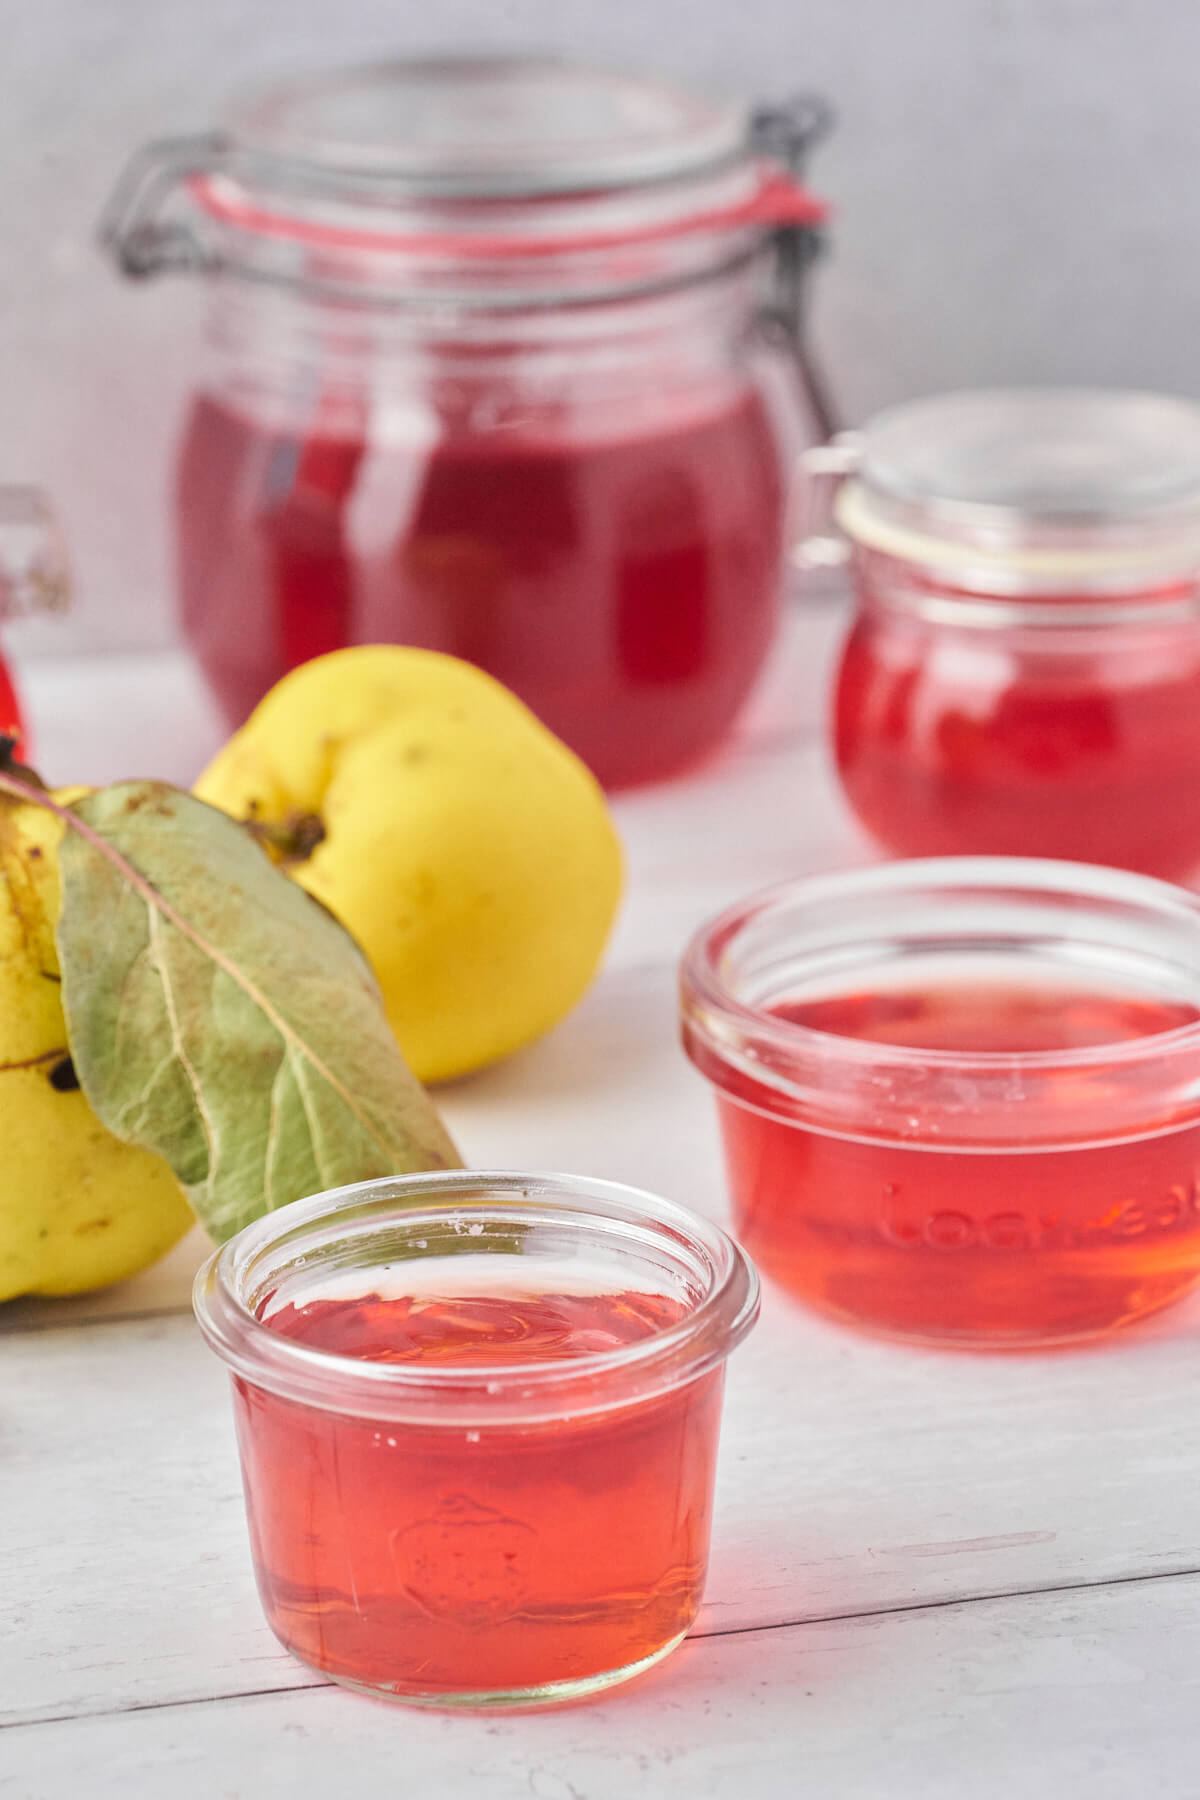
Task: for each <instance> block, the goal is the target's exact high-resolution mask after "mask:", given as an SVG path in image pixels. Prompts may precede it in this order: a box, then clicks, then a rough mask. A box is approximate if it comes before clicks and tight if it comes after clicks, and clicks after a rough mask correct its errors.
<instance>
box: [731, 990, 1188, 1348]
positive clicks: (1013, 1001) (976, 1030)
mask: <svg viewBox="0 0 1200 1800" xmlns="http://www.w3.org/2000/svg"><path fill="white" fill-rule="evenodd" d="M772 1011H774V1012H776V1013H777V1014H778V1016H780V1017H782V1018H784V1019H788V1020H792V1021H794V1022H796V1023H798V1024H802V1025H807V1026H810V1027H812V1028H814V1029H816V1030H819V1031H825V1032H832V1033H834V1034H836V1035H838V1036H842V1037H851V1038H859V1039H862V1040H866V1041H868V1042H873V1043H879V1044H904V1045H909V1046H912V1047H914V1048H917V1049H926V1050H929V1051H931V1052H932V1051H977V1052H984V1053H992V1054H1005V1053H1009V1052H1031V1051H1051V1050H1055V1049H1071V1048H1075V1049H1078V1048H1082V1047H1084V1046H1087V1045H1100V1046H1103V1045H1106V1044H1113V1045H1115V1044H1117V1043H1120V1042H1123V1041H1128V1040H1130V1039H1134V1038H1142V1037H1146V1036H1148V1035H1150V1034H1153V1033H1157V1032H1163V1031H1170V1030H1174V1029H1176V1028H1177V1027H1179V1026H1183V1025H1190V1024H1192V1023H1194V1022H1195V1021H1196V1020H1197V1019H1198V1018H1200V1010H1198V1009H1197V1008H1196V1007H1194V1006H1192V1005H1190V1004H1184V1003H1179V1004H1173V1003H1171V1002H1168V1001H1165V1000H1163V1001H1158V1000H1154V999H1143V998H1129V997H1122V996H1120V995H1115V994H1105V993H1104V992H1086V991H1079V990H1076V989H1074V988H1070V989H1068V988H1065V987H1062V988H1057V989H1056V988H1055V987H1054V986H1052V985H1047V986H1046V987H1038V988H1036V989H1033V988H1021V987H1007V986H1000V985H998V984H996V985H993V984H983V985H980V986H970V985H962V986H953V987H946V988H936V987H926V988H922V989H920V990H905V989H899V990H887V991H885V992H882V993H880V994H871V993H855V994H849V995H846V996H844V997H841V998H837V999H829V1000H821V1001H814V1002H807V1003H803V1002H802V1003H796V1004H789V1005H784V1006H780V1007H777V1008H772ZM1072 1080H1073V1078H1072V1076H1071V1074H1070V1072H1069V1071H1064V1072H1063V1075H1062V1078H1061V1082H1062V1097H1063V1109H1064V1111H1063V1118H1064V1134H1063V1135H1064V1140H1065V1141H1067V1140H1069V1137H1070V1118H1071V1114H1070V1108H1071V1105H1072V1100H1073V1093H1072ZM734 1093H735V1094H736V1095H737V1098H733V1097H732V1096H731V1095H730V1094H729V1093H727V1092H723V1091H721V1090H718V1094H717V1098H718V1105H719V1109H720V1118H721V1126H722V1133H723V1138H724V1145H725V1152H726V1158H727V1163H728V1169H729V1178H730V1184H731V1188H732V1192H733V1197H734V1207H735V1221H736V1230H737V1234H738V1236H739V1237H740V1239H741V1241H742V1243H743V1244H744V1245H745V1247H746V1249H747V1250H748V1251H749V1253H750V1254H751V1255H752V1256H753V1257H755V1259H756V1260H757V1261H758V1262H759V1264H760V1266H761V1267H762V1268H763V1269H765V1270H766V1271H767V1273H768V1274H770V1275H772V1276H774V1278H775V1279H776V1280H778V1281H780V1282H781V1283H783V1284H784V1285H785V1286H786V1287H788V1288H789V1289H791V1290H792V1292H793V1293H795V1294H798V1295H799V1296H801V1297H802V1298H803V1299H805V1300H807V1301H810V1302H811V1303H812V1304H814V1305H816V1306H819V1307H822V1308H824V1309H826V1310H828V1311H831V1312H834V1313H837V1314H840V1315H841V1316H843V1317H845V1318H848V1319H852V1320H855V1321H857V1322H859V1323H861V1324H865V1325H867V1326H870V1327H872V1328H874V1329H877V1330H880V1331H884V1332H887V1333H890V1334H894V1335H900V1336H905V1337H915V1338H925V1339H928V1340H931V1341H945V1340H959V1341H961V1342H963V1343H968V1344H969V1343H981V1344H996V1345H1012V1346H1019V1345H1032V1344H1042V1343H1054V1342H1056V1341H1060V1340H1066V1339H1071V1338H1084V1337H1090V1336H1094V1335H1097V1334H1099V1333H1102V1332H1105V1331H1108V1330H1110V1329H1112V1328H1114V1327H1116V1326H1118V1325H1122V1324H1125V1323H1126V1322H1128V1321H1129V1320H1131V1319H1134V1318H1137V1317H1139V1316H1140V1315H1141V1314H1143V1313H1148V1312H1152V1311H1154V1310H1156V1309H1157V1308H1158V1307H1161V1306H1165V1305H1166V1304H1168V1303H1169V1302H1170V1301H1172V1300H1174V1299H1175V1298H1177V1297H1178V1296H1179V1295H1181V1294H1183V1293H1185V1292H1186V1291H1187V1290H1188V1289H1189V1288H1190V1287H1192V1286H1193V1284H1194V1283H1195V1282H1196V1280H1197V1278H1198V1277H1200V1127H1198V1126H1196V1125H1187V1126H1184V1127H1183V1128H1178V1129H1170V1128H1169V1122H1168V1121H1163V1124H1164V1125H1166V1126H1167V1128H1166V1129H1160V1130H1158V1131H1157V1133H1156V1134H1155V1135H1145V1136H1139V1137H1137V1138H1135V1139H1132V1140H1128V1141H1121V1142H1117V1143H1108V1144H1095V1143H1092V1144H1085V1145H1084V1146H1082V1147H1072V1148H1062V1149H1043V1148H1030V1149H1028V1150H1024V1151H1023V1150H1022V1149H1021V1146H1020V1111H1019V1103H1014V1108H1012V1109H1009V1111H1008V1116H1007V1117H1006V1118H1005V1119H1004V1120H1003V1128H1004V1134H1005V1137H1006V1139H1007V1147H1006V1148H1002V1149H983V1150H980V1149H971V1150H959V1149H940V1148H939V1147H938V1145H937V1143H936V1141H935V1140H934V1138H933V1136H932V1135H929V1136H927V1137H926V1138H925V1140H924V1141H921V1142H913V1143H908V1142H905V1143H877V1142H868V1141H865V1139H863V1140H860V1139H857V1138H854V1137H851V1136H835V1135H833V1134H831V1133H827V1132H821V1131H814V1130H808V1129H805V1128H804V1127H802V1126H799V1125H796V1124H792V1123H790V1122H787V1121H784V1120H780V1119H779V1118H778V1117H775V1118H772V1117H769V1116H766V1113H765V1112H763V1111H757V1110H751V1109H752V1108H755V1107H763V1108H770V1107H771V1106H772V1104H773V1102H772V1098H771V1095H770V1093H769V1092H768V1091H767V1090H766V1089H764V1088H759V1087H757V1085H756V1084H755V1083H754V1082H752V1081H750V1080H749V1079H745V1078H738V1083H737V1086H736V1087H735V1089H734ZM1014 1121H1015V1124H1014Z"/></svg>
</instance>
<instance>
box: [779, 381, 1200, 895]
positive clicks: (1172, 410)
mask: <svg viewBox="0 0 1200 1800" xmlns="http://www.w3.org/2000/svg"><path fill="white" fill-rule="evenodd" d="M808 461H809V472H808V479H807V483H806V495H805V498H806V502H807V504H806V513H807V517H806V518H805V520H804V521H803V524H804V530H803V533H802V538H803V541H802V543H801V547H800V551H799V555H800V558H801V560H803V561H808V562H809V563H829V562H831V561H836V560H843V561H848V562H849V564H850V567H851V570H852V574H853V581H854V587H855V590H856V594H857V600H858V611H857V616H856V619H855V622H854V625H853V627H852V629H851V631H850V635H849V638H848V641H847V643H846V645H845V649H844V652H843V655H842V660H841V667H840V672H839V675H838V678H837V689H836V700H835V709H834V710H835V717H834V737H835V745H836V757H837V768H838V773H839V776H840V778H841V782H842V785H843V787H844V789H845V792H846V794H847V796H848V798H849V800H850V802H851V804H852V806H853V807H854V809H855V811H856V813H857V814H858V816H859V818H860V819H861V820H862V822H863V823H864V824H865V825H866V826H867V827H868V828H869V829H870V831H871V832H872V833H873V834H874V835H875V836H876V837H877V838H878V839H879V841H880V842H881V843H882V844H884V845H886V846H887V848H889V849H890V850H892V851H895V852H897V853H899V854H901V855H938V854H944V853H954V852H968V853H976V852H982V853H1003V854H1017V855H1033V856H1056V857H1069V858H1073V859H1077V860H1079V861H1086V862H1093V863H1108V864H1115V865H1118V866H1121V867H1126V868H1131V869H1137V870H1142V871H1145V872H1147V873H1150V874H1155V875H1160V876H1164V877H1168V878H1171V879H1177V880H1181V879H1186V878H1187V877H1188V876H1190V875H1193V874H1194V873H1195V871H1196V870H1197V868H1200V406H1196V405H1194V404H1193V403H1191V402H1190V401H1186V400H1181V399H1173V398H1169V397H1165V396H1159V395H1155V394H1141V393H1127V392H1109V391H1103V390H1092V389H1087V388H1079V389H1069V388H1068V389H1030V390H1009V391H1005V390H996V391H990V392H988V391H983V392H976V393H955V394H947V395H942V396H939V397H937V398H933V399H928V400H921V401H916V402H913V403H910V404H907V405H903V406H897V407H895V408H892V409H891V410H889V411H887V412H883V413H880V414H879V415H878V416H877V417H876V418H874V419H872V420H870V421H869V422H868V424H867V425H866V426H865V428H864V429H863V430H862V431H861V432H858V433H852V434H847V435H845V436H843V437H841V438H839V439H835V440H834V442H833V443H832V444H830V445H826V446H823V447H822V448H821V449H819V450H817V451H816V452H814V453H813V454H812V455H811V456H810V457H809V458H808Z"/></svg>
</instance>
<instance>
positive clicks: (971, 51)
mask: <svg viewBox="0 0 1200 1800" xmlns="http://www.w3.org/2000/svg"><path fill="white" fill-rule="evenodd" d="M478 45H484V46H491V47H497V46H520V47H550V48H555V49H558V50H561V51H565V52H569V53H572V54H579V55H583V56H587V55H592V56H595V57H598V58H601V59H604V60H607V61H609V62H616V63H619V64H625V65H634V66H638V65H644V66H646V67H656V68H659V69H662V70H664V71H675V72H678V73H680V74H684V75H689V76H692V77H695V78H698V79H699V80H700V81H702V82H706V83H716V84H718V85H722V86H725V87H726V88H731V89H733V90H734V91H740V92H744V93H745V94H747V95H748V96H749V95H771V94H776V95H777V94H781V93H783V92H785V91H787V90H788V89H789V88H793V87H796V86H804V87H813V88H816V89H819V90H821V91H822V92H824V93H825V94H827V95H828V96H829V98H830V99H831V100H832V101H833V103H834V105H835V106H836V108H837V112H838V127H837V131H836V134H835V136H834V137H833V139H832V140H831V141H830V142H829V143H828V145H827V146H826V147H825V148H824V149H823V150H822V151H821V153H820V155H819V157H818V158H817V159H816V162H815V164H814V167H813V170H812V181H813V185H814V186H816V187H817V188H818V189H819V190H820V191H821V192H822V193H824V194H825V195H826V196H827V197H828V198H829V199H830V200H831V201H832V202H833V204H834V206H835V208H836V223H835V229H834V245H833V250H832V254H831V256H830V257H829V259H828V261H827V263H826V264H825V266H824V267H823V269H822V270H821V273H820V277H819V283H818V292H817V296H816V304H815V310H814V337H815V341H816V343H817V345H818V347H819V351H820V354H821V356H822V358H823V361H824V363H825V365H826V368H827V370H828V374H829V377H830V380H831V382H832V385H833V388H834V391H835V394H836V397H837V400H838V403H839V407H840V409H841V411H842V413H843V415H844V417H845V419H846V420H847V421H848V422H853V421H855V420H857V419H859V418H861V417H862V416H864V415H865V414H866V413H868V412H870V411H871V410H872V409H874V408H876V407H878V406H880V405H881V404H883V403H885V402H887V401H890V400H894V399H896V398H899V397H903V396H906V395H910V394H917V393H921V392H928V391H931V390H935V389H938V388H944V387H950V386H956V385H961V384H964V383H980V382H994V381H999V382H1004V381H1041V380H1065V381H1095V382H1105V383H1127V384H1136V385H1141V386H1148V387H1158V388H1163V389H1172V390H1176V391H1179V392H1183V393H1191V394H1196V393H1200V353H1198V351H1197V332H1198V319H1200V178H1198V174H1200V104H1198V102H1200V4H1198V3H1197V0H440V3H439V0H422V3H419V0H0V150H2V155H0V481H3V480H22V481H28V480H36V481H40V482H43V483H45V484H46V485H47V487H48V488H49V489H50V490H51V492H52V493H53V495H54V497H55V499H56V501H57V503H58V506H59V508H60V511H61V514H62V517H63V520H64V523H65V526H66V529H67V532H68V534H69V538H70V542H71V546H72V549H73V553H74V558H75V562H76V566H77V576H78V583H79V597H78V603H77V607H76V611H75V613H74V615H73V617H72V619H71V620H70V621H69V622H62V623H55V624H53V625H41V626H37V627H32V628H31V627H19V628H16V629H15V631H14V629H13V628H11V627H10V628H9V635H8V641H9V643H10V644H14V645H15V647H16V648H17V649H18V651H19V652H23V653H25V654H30V653H34V654H36V653H39V652H43V651H45V650H47V649H51V650H63V649H78V648H104V647H110V648H118V647H129V646H136V645H147V646H148V645H156V644H161V643H165V642H167V641H169V640H170V639H171V638H172V636H173V634H174V631H175V625H174V600H173V595H172V579H171V561H170V549H169V540H168V535H167V486H168V480H169V470H170V458H171V451H172V444H173V440H174V434H175V432H176V430H177V428H178V423H179V419H180V414H181V409H182V404H183V398H184V394H185V392H186V382H187V375H188V370H189V367H190V364H191V359H192V356H193V353H194V347H195V343H196V341H197V336H198V332H199V318H200V295H199V293H198V292H197V291H196V290H195V288H194V285H192V284H189V283H187V282H183V281H179V280H172V281H161V282H156V283H151V284H149V285H146V286H144V287H140V288H134V287H130V286H126V285H122V284H121V283H120V282H119V281H118V279H117V277H116V276H115V275H114V274H113V272H112V271H111V270H110V269H109V268H108V267H107V266H106V265H105V264H104V263H103V261H102V260H101V258H100V256H99V255H98V253H97V251H96V249H95V248H94V242H93V234H94V226H95V221H96V218H97V215H98V213H99V211H100V208H101V206H102V204H103V201H104V199H105V197H106V194H107V191H108V189H109V186H110V184H111V182H112V180H113V178H114V177H115V175H116V173H117V171H118V169H119V168H120V166H121V164H122V162H123V160H124V159H125V157H126V156H127V154H128V153H129V152H130V151H131V150H132V149H133V148H134V147H135V146H137V145H138V144H140V143H142V142H143V141H144V140H146V139H147V138H150V137H152V136H155V135H159V134H162V133H164V132H175V131H183V130H190V129H199V128H203V127H205V126H206V125H209V124H211V123H212V121H213V118H214V115H215V113H216V109H217V106H218V103H219V101H220V99H221V97H222V95H223V94H225V93H226V92H227V91H228V89H229V88H230V87H231V86H234V85H236V84H239V83H241V82H243V81H245V80H246V79H247V78H257V77H260V76H262V75H263V74H265V73H270V72H272V71H274V70H277V69H283V70H294V69H297V68H310V67H313V66H319V65H321V64H323V63H333V62H340V61H345V60H352V59H357V58H362V57H369V56H373V55H377V54H381V53H411V52H417V51H427V50H431V49H437V48H441V47H450V46H478Z"/></svg>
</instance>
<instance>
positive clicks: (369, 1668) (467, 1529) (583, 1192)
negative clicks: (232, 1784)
mask: <svg viewBox="0 0 1200 1800" xmlns="http://www.w3.org/2000/svg"><path fill="white" fill-rule="evenodd" d="M194 1299H195V1307H196V1315H197V1318H198V1319H199V1322H200V1326H201V1329H202V1330H203V1332H204V1334H205V1336H206V1337H207V1339H208V1341H209V1343H210V1344H211V1345H212V1347H213V1348H214V1349H215V1350H216V1351H217V1353H218V1355H220V1356H221V1357H222V1358H223V1359H224V1361H225V1362H226V1363H227V1364H228V1365H229V1368H230V1371H231V1374H232V1377H233V1395H234V1410H235V1416H236V1421H237V1431H238V1441H239V1446H240V1450H241V1458H242V1475H243V1482H244V1486H245V1493H246V1508H247V1514H248V1517H249V1525H250V1538H251V1546H252V1550H253V1556H254V1566H255V1571H256V1575H257V1579H258V1586H259V1592H260V1595H261V1597H262V1603H263V1607H264V1610H265V1612H266V1615H267V1619H268V1622H269V1623H270V1625H271V1628H272V1630H273V1631H274V1632H275V1634H276V1636H277V1637H278V1638H279V1639H280V1641H281V1642H282V1643H283V1644H284V1645H285V1646H286V1647H287V1648H288V1649H289V1650H291V1651H292V1652H294V1654H295V1655H297V1656H298V1657H300V1658H301V1659H302V1660H303V1661H304V1662H307V1663H310V1664H311V1665H312V1666H313V1667H314V1668H317V1669H320V1670H321V1671H322V1672H323V1673H324V1674H326V1675H328V1676H331V1677H332V1678H333V1679H334V1680H335V1681H340V1682H344V1683H346V1684H347V1685H349V1686H351V1687H357V1688H362V1689H365V1690H368V1691H370V1692H372V1693H378V1694H382V1695H386V1696H388V1697H391V1698H394V1699H398V1700H404V1701H409V1702H412V1703H426V1704H431V1705H437V1706H452V1707H453V1706H464V1707H503V1706H529V1705H544V1704H547V1703H549V1702H554V1701H566V1700H572V1699H576V1698H579V1697H581V1696H584V1695H587V1694H590V1693H592V1692H594V1691H596V1690H598V1689H600V1688H604V1687H607V1686H609V1685H611V1684H612V1683H614V1682H619V1681H624V1680H625V1679H627V1678H628V1677H630V1676H632V1675H636V1674H638V1673H640V1671H641V1670H643V1669H646V1668H648V1667H650V1666H651V1665H652V1664H653V1663H655V1662H657V1661H658V1660H659V1659H660V1658H661V1657H663V1656H665V1655H666V1654H667V1653H668V1652H669V1651H670V1650H672V1649H673V1648H674V1647H675V1646H676V1645H677V1644H678V1643H679V1641H680V1640H681V1638H682V1637H683V1636H684V1634H685V1633H686V1632H687V1630H688V1628H689V1626H690V1625H691V1624H692V1621H693V1620H694V1618H695V1616H696V1612H697V1609H698V1607H699V1604H700V1596H701V1590H702V1588H703V1584H704V1577H705V1570H706V1565H707V1558H708V1543H709V1532H710V1517H711V1501H712V1488H713V1475H714V1468H715V1461H716V1453H717V1438H718V1429H719V1422H720V1411H721V1395H722V1386H723V1373H724V1362H725V1358H726V1356H727V1355H728V1354H729V1352H730V1351H731V1350H732V1349H733V1347H734V1346H735V1345H736V1344H737V1343H739V1342H740V1341H741V1339H742V1337H743V1336H744V1335H745V1333H746V1332H747V1331H748V1330H749V1329H750V1327H751V1325H752V1324H753V1322H754V1319H755V1317H756V1315H757V1311H758V1282H757V1277H756V1276H755V1273H754V1270H753V1269H752V1267H751V1266H750V1264H749V1263H748V1262H747V1261H746V1259H745V1257H744V1256H743V1255H742V1254H741V1252H740V1251H739V1250H738V1248H737V1246H736V1245H735V1244H734V1243H733V1242H732V1241H731V1240H730V1239H729V1238H727V1237H726V1236H725V1234H724V1233H723V1232H721V1231H720V1230H719V1229H718V1228H717V1227H716V1226H715V1225H710V1224H708V1223H707V1222H706V1221H704V1220H702V1219H699V1218H696V1217H694V1216H693V1215H692V1214H691V1213H689V1212H686V1211H685V1210H684V1209H683V1208H682V1207H678V1206H675V1205H673V1204H671V1203H670V1202H668V1201H666V1200H660V1199H656V1198H654V1197H653V1196H651V1195H649V1194H643V1193H639V1192H637V1191H636V1190H634V1189H631V1188H624V1187H619V1186H616V1185H614V1184H611V1183H608V1182H602V1181H588V1180H582V1179H576V1178H575V1177H571V1176H561V1175H528V1174H511V1173H506V1174H491V1173H478V1172H466V1173H464V1172H462V1171H458V1170H452V1171H449V1172H444V1173H438V1174H430V1175H413V1176H407V1177H397V1178H395V1179H387V1180H383V1181H372V1182H366V1183H363V1184H361V1185H359V1186H354V1187H348V1188H341V1189H339V1190H337V1191H335V1192H331V1193H326V1194H318V1195H315V1196H314V1197H313V1198H311V1199H308V1200H301V1201H297V1202H295V1203H294V1204H293V1205H290V1206H288V1207H285V1208H283V1209H281V1211H279V1212H277V1213H272V1214H270V1215H269V1216H268V1217H266V1218H264V1219H261V1220H259V1221H258V1222H257V1223H255V1224H253V1225H251V1226H249V1227H247V1228H246V1229H245V1230H244V1231H242V1232H241V1233H240V1234H239V1235H238V1236H237V1237H236V1238H234V1239H232V1240H231V1242H230V1243H228V1244H226V1245H225V1246H224V1247H223V1248H222V1249H221V1250H219V1251H218V1252H217V1253H216V1254H215V1255H214V1256H213V1257H212V1258H211V1259H210V1260H209V1262H208V1263H207V1264H206V1265H205V1267H204V1268H203V1269H202V1270H201V1271H200V1274H199V1276H198V1277H197V1281H196V1288H195V1295H194Z"/></svg>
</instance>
